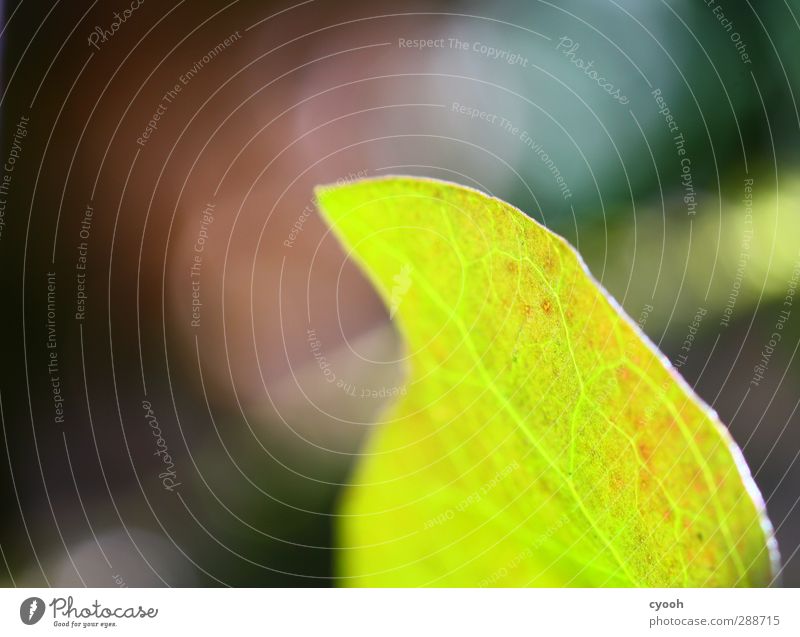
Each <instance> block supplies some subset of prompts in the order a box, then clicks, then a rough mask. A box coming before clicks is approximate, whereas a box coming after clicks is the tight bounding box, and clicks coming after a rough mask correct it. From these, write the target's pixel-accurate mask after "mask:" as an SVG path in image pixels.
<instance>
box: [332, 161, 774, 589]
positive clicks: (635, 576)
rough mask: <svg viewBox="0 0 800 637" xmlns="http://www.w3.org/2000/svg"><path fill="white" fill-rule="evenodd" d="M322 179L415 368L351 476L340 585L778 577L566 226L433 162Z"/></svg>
mask: <svg viewBox="0 0 800 637" xmlns="http://www.w3.org/2000/svg"><path fill="white" fill-rule="evenodd" d="M317 197H318V202H319V205H320V208H321V211H322V213H323V216H324V217H325V218H326V220H327V221H328V223H329V224H330V226H331V228H332V230H333V232H334V233H335V234H336V235H337V236H338V237H339V238H340V240H341V241H342V243H343V244H344V246H345V248H346V250H347V251H348V254H349V256H350V257H351V258H352V259H354V260H355V261H356V262H357V263H358V264H360V266H361V267H362V268H363V270H364V272H365V273H366V275H367V276H368V277H369V278H370V279H371V280H372V281H373V283H374V284H375V286H376V288H377V289H378V291H379V292H380V294H381V296H382V297H383V299H384V301H385V303H386V306H387V308H388V310H389V312H390V314H391V315H392V317H393V320H394V321H396V323H397V325H398V328H399V330H400V332H401V335H402V337H403V340H404V343H405V359H404V360H405V364H406V366H407V369H408V376H407V380H406V383H407V384H406V387H404V388H403V392H401V393H402V394H403V397H402V398H400V399H399V400H398V401H397V402H395V403H393V404H392V405H391V406H390V407H389V408H388V409H387V411H386V412H385V413H384V414H383V415H382V417H381V419H380V422H379V423H377V424H376V427H375V429H374V431H373V433H372V435H371V437H370V439H369V443H368V445H367V447H366V448H365V449H364V455H363V456H362V457H361V459H360V462H359V464H358V468H357V470H356V472H355V475H354V476H353V479H352V486H350V487H349V488H348V489H347V490H346V492H345V494H344V496H343V502H342V506H341V509H340V511H339V514H340V516H341V517H340V518H339V526H338V534H339V546H340V549H341V550H340V551H339V574H340V576H341V577H342V578H343V580H342V581H343V582H344V583H347V584H351V585H367V586H737V585H739V586H763V585H768V584H769V583H770V582H771V579H772V576H773V572H774V569H775V563H776V552H775V547H774V540H773V539H772V533H771V526H770V524H769V521H768V519H767V518H766V515H765V512H764V505H763V501H762V499H761V496H760V494H759V493H758V491H757V489H756V487H755V485H754V483H753V481H752V479H751V477H750V474H749V471H748V469H747V467H746V465H745V463H744V460H743V458H742V456H741V453H740V452H739V449H738V448H737V447H736V445H735V444H734V443H733V441H732V440H731V438H730V436H729V435H728V432H727V430H726V429H725V428H724V427H723V426H722V425H721V423H720V422H719V420H718V418H717V416H716V414H715V413H714V412H713V411H712V410H711V409H710V408H709V407H708V406H706V405H705V404H704V403H703V402H702V401H701V400H700V399H699V398H698V397H697V396H696V395H695V394H694V393H693V392H692V390H691V389H690V388H689V387H688V386H687V385H686V383H685V382H684V381H683V380H682V379H681V378H680V376H679V375H678V374H677V372H675V371H674V370H673V369H672V367H671V366H670V364H669V362H668V361H667V360H666V359H665V358H664V357H663V356H662V355H660V354H659V353H658V351H657V350H656V349H655V347H654V346H653V345H652V344H651V343H650V342H649V341H648V340H647V338H646V337H645V336H644V335H643V334H642V333H641V332H640V331H639V329H638V328H637V327H636V326H635V325H634V324H633V323H632V321H631V320H630V319H629V318H628V317H627V316H625V314H624V313H623V311H622V310H621V309H620V308H619V307H618V305H617V304H616V303H615V302H614V301H613V300H611V299H610V298H609V296H608V295H607V294H606V293H605V291H604V290H603V289H602V288H601V287H600V285H599V284H598V283H597V282H596V281H595V280H594V279H593V278H592V277H591V275H590V274H589V273H588V272H587V270H586V268H585V266H584V265H583V262H582V261H581V260H580V258H579V257H578V255H577V253H576V252H575V251H574V250H573V249H572V248H571V247H570V246H569V245H568V244H567V243H566V242H565V241H564V240H563V239H561V238H560V237H558V236H556V235H554V234H553V233H551V232H550V231H549V230H547V229H546V228H544V227H543V226H541V225H540V224H538V223H536V222H535V221H533V220H531V219H530V218H528V217H526V216H525V215H524V214H523V213H522V212H520V211H519V210H517V209H516V208H514V207H512V206H510V205H508V204H506V203H504V202H502V201H500V200H498V199H494V198H491V197H489V196H486V195H484V194H482V193H479V192H477V191H475V190H472V189H468V188H464V187H461V186H456V185H453V184H449V183H445V182H440V181H434V180H422V179H416V178H403V177H391V178H383V179H370V180H364V181H360V182H355V183H351V184H347V185H344V186H334V187H323V188H319V189H318V190H317Z"/></svg>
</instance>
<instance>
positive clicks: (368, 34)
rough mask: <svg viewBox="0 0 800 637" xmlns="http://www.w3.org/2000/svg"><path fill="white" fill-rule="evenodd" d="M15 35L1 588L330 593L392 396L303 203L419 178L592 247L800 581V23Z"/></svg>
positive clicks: (597, 15) (539, 12) (520, 23)
mask: <svg viewBox="0 0 800 637" xmlns="http://www.w3.org/2000/svg"><path fill="white" fill-rule="evenodd" d="M2 16H3V26H2V31H0V46H1V47H2V53H1V54H0V55H2V93H1V94H0V109H1V112H2V149H1V150H0V156H2V162H3V164H2V165H3V168H2V176H0V280H2V312H0V328H1V329H2V339H0V343H2V345H1V346H0V347H1V349H0V352H2V354H1V355H0V361H2V368H0V405H1V406H2V432H1V433H2V440H3V450H4V453H2V456H1V457H0V498H1V499H2V507H3V508H2V511H3V514H2V517H0V552H1V553H2V563H0V584H3V585H5V586H12V585H16V586H42V585H56V586H74V585H83V584H86V585H90V586H142V585H159V586H160V585H169V586H190V585H191V586H206V585H212V586H222V585H230V586H272V585H280V586H309V585H313V586H321V585H322V586H324V585H329V584H333V583H335V579H334V578H335V573H334V570H333V564H334V558H335V555H334V549H333V546H334V539H333V530H334V521H335V517H334V515H335V507H336V501H337V497H338V495H339V494H340V492H341V489H342V487H343V485H345V484H346V483H347V480H348V476H349V474H350V471H351V469H352V467H353V464H354V462H356V461H357V459H358V451H359V449H360V446H361V444H362V442H363V440H364V438H365V436H368V435H369V432H370V427H371V423H372V422H373V421H374V420H375V417H376V414H377V413H378V412H379V410H380V409H381V407H382V406H383V405H384V404H385V402H386V401H387V400H390V399H391V396H392V395H393V394H396V393H398V392H400V391H402V389H403V384H402V383H403V376H402V369H401V368H400V367H399V366H398V364H397V363H395V362H393V361H396V360H397V358H398V351H399V347H400V343H399V340H398V338H397V335H396V333H395V331H394V330H393V328H392V324H391V321H390V319H389V313H388V311H387V309H386V308H385V307H384V306H383V304H382V303H381V302H380V300H379V299H378V298H377V296H376V295H375V293H374V292H373V291H372V289H371V286H370V285H369V284H368V282H367V281H366V280H365V279H364V277H363V276H362V275H361V274H360V273H359V271H358V270H357V269H356V268H355V267H354V266H353V265H352V264H350V263H349V262H348V261H347V260H346V256H345V254H344V253H343V252H342V250H341V248H340V247H339V246H338V245H337V244H336V242H335V241H333V240H332V238H331V237H330V236H329V235H327V233H326V229H325V227H324V226H323V224H322V222H321V220H320V218H319V216H318V215H317V213H316V210H315V208H314V204H313V192H312V189H313V187H314V186H315V185H317V184H326V183H333V182H337V181H339V182H345V181H349V180H352V179H357V178H361V177H374V176H379V175H385V174H393V173H402V174H412V175H426V176H431V177H437V178H441V179H447V180H452V181H456V182H459V183H462V184H466V185H471V186H474V187H476V188H480V189H482V190H484V191H486V192H489V193H491V194H494V195H496V196H498V197H501V198H503V199H505V200H507V201H509V202H511V203H513V204H515V205H516V206H518V207H519V208H521V209H522V210H524V211H526V212H527V213H528V214H530V215H531V216H532V217H534V218H535V219H537V220H539V221H541V222H542V223H544V224H546V225H547V226H548V227H550V228H551V229H552V230H554V231H556V232H558V233H560V234H562V235H563V236H565V237H566V238H567V239H568V240H569V241H570V242H571V243H572V244H573V245H575V246H576V247H577V248H578V249H579V251H580V252H581V254H582V256H583V258H584V259H585V260H586V262H587V264H588V266H589V268H590V269H591V271H592V272H593V274H594V275H595V276H596V277H597V278H598V279H599V280H600V281H601V282H602V283H603V285H604V286H605V287H606V288H607V289H608V290H609V292H610V293H611V294H612V295H613V296H614V297H615V298H616V299H617V300H618V301H619V302H620V304H621V305H622V306H624V308H625V309H626V310H627V312H628V313H629V314H630V315H631V316H632V317H633V318H634V320H636V321H637V322H639V324H640V325H641V326H642V328H643V329H644V330H645V332H646V333H647V334H648V335H649V336H650V337H651V339H652V340H653V341H654V342H655V343H657V344H658V346H659V347H660V348H661V350H662V351H663V352H664V353H665V354H666V355H667V356H668V357H669V358H670V359H671V360H672V361H673V362H674V363H675V364H676V365H678V366H679V367H680V371H681V373H682V374H683V375H684V376H685V378H686V379H687V380H688V382H689V383H690V384H692V385H693V386H694V387H695V388H696V390H697V392H698V393H699V394H700V395H701V396H702V397H703V398H704V399H705V400H706V401H707V402H709V403H710V404H711V405H713V407H714V408H715V409H716V410H717V411H718V412H719V414H720V417H721V418H722V420H723V422H725V423H727V424H728V425H729V427H730V430H731V433H732V435H733V436H734V438H735V439H736V441H737V442H738V443H739V445H740V446H741V448H742V450H743V452H744V455H745V457H746V459H747V461H748V463H749V465H750V467H751V470H752V472H753V474H754V477H755V481H756V483H757V484H758V486H759V488H760V489H761V491H762V493H763V495H764V499H765V500H766V502H767V506H768V510H769V513H770V517H771V519H772V521H773V523H774V525H775V527H776V530H777V538H778V542H779V545H780V549H781V553H782V556H783V564H784V566H783V573H782V575H783V582H784V584H786V585H792V586H797V585H800V564H799V563H800V560H799V559H797V555H796V554H797V551H798V546H799V545H800V508H799V507H798V506H797V505H798V498H799V497H800V462H798V456H800V414H799V413H798V411H797V408H798V399H800V390H798V387H800V359H798V357H797V356H796V355H797V348H798V345H799V344H800V307H798V306H797V302H795V303H794V305H793V304H792V299H793V298H794V297H793V296H792V295H793V293H794V291H795V289H796V286H797V284H798V280H799V279H800V143H799V142H800V111H799V110H798V99H800V23H799V22H798V20H800V2H798V0H776V1H774V2H761V3H752V2H748V1H747V0H742V1H738V0H736V1H732V0H726V1H722V0H720V1H717V2H715V1H713V0H710V1H708V2H698V1H696V0H670V1H669V2H667V1H666V0H658V1H654V0H597V1H593V2H586V1H578V0H568V1H564V2H544V1H522V0H519V1H517V0H506V1H501V2H491V3H490V2H456V1H440V2H437V1H433V0H428V1H416V0H412V1H407V2H397V1H394V2H387V1H382V0H372V1H370V2H348V3H341V2H332V1H327V0H306V1H304V2H297V3H293V2H265V1H263V0H262V1H258V2H256V1H254V0H234V1H232V2H224V1H222V0H220V1H218V2H211V1H206V0H181V1H178V2H176V1H174V0H166V1H159V2H155V1H154V0H133V2H129V1H128V0H119V1H116V0H115V1H112V0H94V1H89V0H71V1H70V2H66V1H65V0H60V1H55V2H47V3H45V2H36V1H33V0H24V1H21V2H3V3H2ZM779 323H780V324H781V326H782V327H780V328H778V327H776V326H777V325H778V324H779ZM777 330H781V334H782V337H781V339H780V341H779V342H774V339H773V336H772V335H773V334H774V333H775V332H776V331H777ZM687 335H691V336H693V337H694V338H693V340H692V342H691V346H690V348H689V349H688V351H687V350H686V348H685V347H684V344H685V342H686V341H687ZM771 341H773V342H771ZM331 375H333V378H335V379H337V381H341V382H330V381H331V377H332V376H331Z"/></svg>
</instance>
